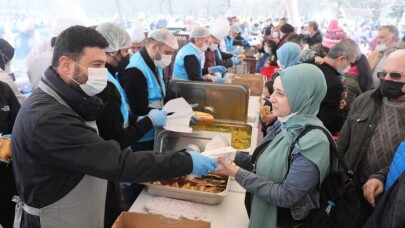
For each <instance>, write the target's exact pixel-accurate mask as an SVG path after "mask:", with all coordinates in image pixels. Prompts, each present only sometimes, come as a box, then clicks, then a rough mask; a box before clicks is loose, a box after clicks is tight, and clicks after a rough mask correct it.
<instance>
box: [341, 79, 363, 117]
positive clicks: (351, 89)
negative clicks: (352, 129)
mask: <svg viewBox="0 0 405 228" xmlns="http://www.w3.org/2000/svg"><path fill="white" fill-rule="evenodd" d="M345 85H346V89H347V98H346V107H347V108H348V109H349V110H350V108H351V105H352V104H353V102H354V100H356V98H357V97H358V96H359V95H360V94H362V93H363V90H362V89H361V87H360V84H359V76H355V75H351V74H346V75H345Z"/></svg>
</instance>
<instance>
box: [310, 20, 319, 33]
mask: <svg viewBox="0 0 405 228" xmlns="http://www.w3.org/2000/svg"><path fill="white" fill-rule="evenodd" d="M308 25H309V26H311V27H312V28H313V29H314V30H315V31H318V28H319V26H318V23H316V21H310V22H308Z"/></svg>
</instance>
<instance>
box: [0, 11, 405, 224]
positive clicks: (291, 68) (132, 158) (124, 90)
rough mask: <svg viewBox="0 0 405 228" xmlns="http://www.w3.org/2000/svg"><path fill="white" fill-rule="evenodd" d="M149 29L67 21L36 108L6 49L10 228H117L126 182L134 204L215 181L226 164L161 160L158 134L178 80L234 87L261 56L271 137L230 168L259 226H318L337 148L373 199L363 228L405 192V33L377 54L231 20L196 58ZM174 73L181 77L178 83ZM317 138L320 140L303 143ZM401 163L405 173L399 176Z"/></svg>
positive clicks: (2, 220)
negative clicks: (234, 79)
mask: <svg viewBox="0 0 405 228" xmlns="http://www.w3.org/2000/svg"><path fill="white" fill-rule="evenodd" d="M135 26H136V28H132V29H131V30H130V32H128V31H127V30H125V29H124V28H122V27H120V26H119V25H118V24H117V23H112V22H105V23H101V24H99V25H96V26H93V27H85V26H82V25H80V22H77V21H75V20H68V22H66V21H63V22H62V21H61V22H60V29H59V30H58V32H56V33H55V34H54V36H53V37H52V38H50V39H49V40H46V41H44V42H43V43H42V44H40V45H39V46H37V47H36V48H34V49H33V50H31V51H30V53H26V54H24V55H25V56H29V58H28V59H27V66H28V76H29V79H30V81H31V84H32V90H33V92H32V93H31V94H30V95H29V96H28V98H27V97H26V96H21V95H22V94H21V91H20V90H19V89H18V88H17V87H16V85H15V82H14V81H13V78H12V74H11V72H10V70H9V66H10V64H11V61H12V60H13V58H16V59H18V58H19V53H18V52H17V51H16V50H15V49H14V48H13V47H12V45H10V43H9V42H7V41H6V40H4V39H0V68H1V70H0V87H1V88H2V89H1V90H0V93H1V94H2V96H1V98H0V102H1V103H0V106H1V110H0V119H1V120H2V122H1V123H0V124H1V125H0V127H1V128H0V132H2V133H3V134H9V136H7V137H9V138H11V150H10V149H9V150H7V156H5V157H3V156H2V157H1V162H0V166H1V183H0V184H1V192H0V195H1V198H0V199H1V204H0V208H1V211H2V213H1V214H0V224H1V225H2V226H4V227H12V226H13V227H71V226H80V227H103V226H104V227H111V225H112V224H113V222H114V221H115V219H116V218H117V216H118V215H119V214H120V213H121V211H122V210H123V209H122V208H121V205H120V192H121V189H120V186H121V184H120V183H123V182H125V183H126V184H125V185H124V186H125V191H124V192H125V197H126V200H127V204H129V205H131V204H132V203H133V202H134V200H135V199H136V197H137V195H138V194H139V193H140V191H141V190H142V185H140V184H139V183H142V182H147V181H155V180H162V179H169V178H174V177H179V176H184V175H187V174H195V175H197V176H201V175H205V174H207V173H208V172H214V171H215V169H216V167H217V163H216V161H215V160H213V159H211V158H208V157H206V156H204V155H201V154H200V153H198V152H195V151H191V152H167V153H155V152H154V151H153V143H154V131H155V128H156V127H163V126H165V125H166V121H167V115H168V113H167V112H166V111H164V110H162V108H163V105H164V103H165V102H166V101H167V95H166V94H167V87H166V84H165V79H171V80H191V81H198V82H210V83H224V82H225V80H226V78H225V77H224V75H225V73H226V72H227V70H228V68H231V67H233V66H237V65H239V64H241V63H242V62H243V58H242V59H241V58H240V56H239V55H240V54H242V53H243V51H242V50H241V49H240V48H239V47H240V46H242V47H249V48H254V49H255V50H256V51H257V52H258V55H257V56H259V57H260V59H259V60H258V65H257V69H256V72H258V73H261V74H262V75H264V77H266V78H267V82H266V83H265V89H264V91H265V94H264V95H265V97H264V101H265V102H264V103H265V105H266V106H268V108H266V112H264V113H261V120H262V124H263V126H262V128H263V129H262V130H263V133H264V134H265V137H264V138H263V140H262V141H261V143H260V145H259V146H258V147H257V148H256V149H255V151H254V153H253V155H247V154H244V153H241V152H239V153H237V155H236V158H235V163H234V164H231V163H229V161H225V160H223V159H219V161H218V162H219V163H220V164H221V165H222V166H223V167H224V169H222V170H220V171H219V172H221V173H225V174H227V175H231V176H235V180H236V181H237V182H238V183H239V184H240V185H241V186H242V187H243V188H245V189H246V191H247V192H248V193H249V194H248V195H247V197H246V199H247V201H246V202H247V203H246V207H247V210H248V214H249V216H250V223H249V227H292V226H294V227H296V226H298V225H301V224H303V223H305V219H306V217H307V216H308V215H309V214H310V213H311V210H313V209H316V208H318V207H319V206H320V201H319V194H320V188H319V186H320V185H321V184H322V182H323V181H324V180H325V178H326V177H327V176H328V173H329V171H330V166H331V164H330V157H331V154H330V141H329V140H328V138H330V137H332V136H335V139H336V140H337V145H338V148H339V152H340V153H341V154H342V156H343V157H344V161H345V162H346V163H347V164H348V166H349V168H350V169H352V170H354V172H355V175H356V176H357V177H358V179H359V180H360V184H361V187H362V190H361V191H362V193H361V194H362V200H361V201H360V202H361V204H360V205H359V208H360V211H361V213H360V214H359V216H358V220H356V221H355V222H353V224H352V225H353V227H362V226H363V225H364V224H365V223H366V222H367V220H368V219H369V218H370V216H371V218H373V208H375V207H378V206H379V198H380V197H381V196H382V195H383V194H387V192H388V189H390V188H399V187H398V186H399V185H398V184H395V183H396V182H398V178H399V176H401V175H402V171H403V170H404V169H405V163H404V162H403V161H402V162H401V161H398V160H399V159H394V156H395V158H397V157H401V156H402V154H403V147H400V144H401V142H403V141H404V139H405V65H404V64H403V63H404V62H405V50H404V49H402V48H403V46H401V45H403V43H401V42H404V40H403V39H402V41H401V40H400V37H399V31H398V29H397V28H396V27H395V26H392V25H384V26H381V27H379V29H378V34H377V35H376V37H375V43H376V45H375V49H374V50H373V51H372V52H370V53H362V50H361V47H360V45H359V44H358V43H357V42H356V41H355V40H354V39H350V38H349V37H350V36H348V34H347V32H345V31H344V29H343V28H342V27H341V26H339V24H338V21H337V20H332V21H331V22H330V24H329V26H328V28H327V30H326V31H325V32H321V31H320V28H319V25H318V23H317V22H315V21H311V22H309V23H308V25H307V26H306V27H305V28H303V29H302V31H301V32H298V31H297V28H295V27H294V26H292V25H290V24H289V23H288V20H287V19H286V18H283V19H281V20H280V21H279V23H278V24H277V25H274V26H273V24H272V23H271V21H268V23H267V24H266V26H265V27H263V28H262V29H259V24H258V23H255V24H253V27H251V28H249V25H248V24H247V23H245V22H243V23H240V22H239V19H238V17H229V18H226V17H218V18H217V19H216V20H215V21H214V22H213V23H212V24H211V25H210V26H209V27H205V26H196V27H195V28H193V30H192V31H191V32H190V34H189V38H190V42H189V43H187V44H185V45H184V46H179V43H178V41H177V39H176V37H175V36H174V35H173V33H172V32H170V31H169V30H167V29H162V28H158V29H155V30H152V31H149V32H148V33H147V35H146V34H145V31H144V29H143V27H142V26H141V25H139V24H135ZM251 34H254V35H256V34H257V35H260V34H262V42H261V43H259V44H256V43H252V42H251V41H252V40H251V39H250V35H251ZM169 65H171V66H173V72H172V75H164V74H165V72H167V71H164V69H165V68H167V67H168V66H169ZM20 98H21V99H20ZM20 106H21V107H20ZM308 126H316V127H318V128H319V129H316V130H312V131H310V132H307V133H306V134H305V135H301V133H302V132H303V131H304V130H305V129H306V128H307V127H308ZM3 141H4V140H3ZM7 146H8V147H9V146H10V145H9V144H6V143H3V142H2V143H1V151H5V150H6V149H5V147H7ZM396 151H398V152H397V153H396ZM2 153H3V152H2ZM404 155H405V154H404ZM393 160H394V162H393ZM391 163H393V164H395V166H399V167H401V168H400V170H401V171H400V172H398V171H397V170H398V169H395V170H396V172H395V174H394V171H392V170H393V169H390V165H391ZM387 177H389V178H388V180H389V181H387ZM399 181H401V180H399ZM384 186H385V187H384ZM401 193H402V192H401V190H399V191H396V193H395V194H397V196H398V197H403V196H402V194H401ZM14 195H16V196H17V195H18V197H14ZM12 200H13V201H12ZM14 208H16V209H14ZM382 210H383V209H382ZM397 210H400V209H397ZM14 214H15V217H14ZM398 220H399V218H398ZM336 222H337V224H339V221H336ZM13 224H14V225H13ZM402 225H404V224H402Z"/></svg>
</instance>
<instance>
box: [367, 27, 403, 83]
mask: <svg viewBox="0 0 405 228" xmlns="http://www.w3.org/2000/svg"><path fill="white" fill-rule="evenodd" d="M398 39H399V32H398V29H397V28H396V27H395V26H393V25H383V26H381V27H380V29H379V30H378V35H377V38H376V41H377V47H376V49H375V51H374V52H373V53H371V54H370V56H369V57H368V62H369V63H370V67H371V70H372V71H373V83H374V88H377V87H378V86H379V85H380V79H379V78H378V77H377V73H378V72H381V71H382V68H383V66H384V63H385V61H386V60H387V57H388V55H389V54H391V52H393V51H395V45H396V44H397V42H398Z"/></svg>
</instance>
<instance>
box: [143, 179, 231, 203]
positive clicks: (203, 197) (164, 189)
mask: <svg viewBox="0 0 405 228" xmlns="http://www.w3.org/2000/svg"><path fill="white" fill-rule="evenodd" d="M223 178H224V180H226V187H225V189H224V190H223V191H221V192H217V193H214V192H206V191H202V190H191V189H187V188H184V187H183V186H184V185H183V184H180V185H179V186H176V187H172V186H170V185H167V186H166V185H162V184H170V183H172V182H173V180H172V181H169V182H164V181H162V182H158V183H157V182H154V183H146V184H145V185H146V191H147V192H148V193H149V194H151V195H154V196H163V197H168V198H174V199H181V200H187V201H191V202H195V203H203V204H211V205H215V204H220V203H221V202H222V201H223V200H224V199H225V197H226V195H227V194H228V189H229V184H230V177H229V176H223Z"/></svg>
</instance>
